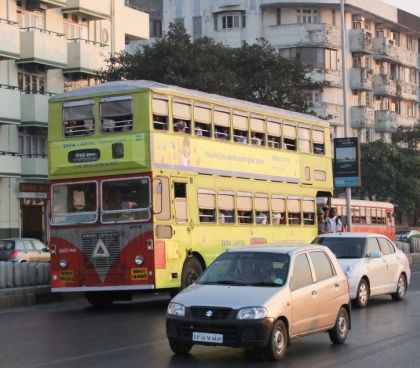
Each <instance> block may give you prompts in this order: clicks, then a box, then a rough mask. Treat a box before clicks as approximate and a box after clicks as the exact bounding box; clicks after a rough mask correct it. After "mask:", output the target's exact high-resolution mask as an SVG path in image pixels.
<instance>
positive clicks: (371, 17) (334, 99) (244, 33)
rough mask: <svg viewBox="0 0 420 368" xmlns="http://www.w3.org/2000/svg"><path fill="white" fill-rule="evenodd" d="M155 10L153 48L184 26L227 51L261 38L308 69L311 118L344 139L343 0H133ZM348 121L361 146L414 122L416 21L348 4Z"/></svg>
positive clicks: (376, 1)
mask: <svg viewBox="0 0 420 368" xmlns="http://www.w3.org/2000/svg"><path fill="white" fill-rule="evenodd" d="M131 2H133V3H136V4H139V5H141V6H142V7H144V8H145V9H148V10H152V9H155V10H156V9H160V13H161V14H162V15H161V17H160V22H161V24H160V25H159V12H156V13H155V18H154V21H153V22H154V25H153V26H152V24H151V26H150V31H151V32H150V36H151V37H150V42H152V41H153V39H154V37H159V36H160V34H159V33H156V32H154V30H155V29H157V28H159V27H160V29H162V31H163V32H168V30H169V24H170V23H171V22H175V21H176V22H181V23H182V24H183V25H184V26H185V28H186V30H187V32H188V33H189V34H190V35H191V38H192V40H194V39H196V38H199V37H203V36H208V37H211V38H213V39H214V40H215V41H216V42H221V43H223V44H225V45H228V46H232V47H239V46H241V45H242V44H243V43H245V42H246V43H248V44H252V43H255V42H256V40H257V39H259V38H261V37H263V38H265V39H266V40H267V41H269V42H270V44H271V45H272V46H273V47H274V48H275V49H277V50H278V51H279V52H280V54H281V55H283V56H284V57H297V58H299V59H300V60H301V61H302V62H303V63H306V64H310V65H311V66H312V67H313V73H312V78H313V79H315V80H317V81H321V82H325V83H326V85H327V87H325V88H324V89H323V91H322V92H321V91H313V92H311V93H307V101H308V103H309V104H310V105H311V106H312V108H313V110H314V111H315V112H316V114H317V115H318V116H319V117H321V118H323V119H326V120H328V121H329V122H330V124H331V127H332V132H333V136H334V137H341V136H343V134H344V123H343V122H344V111H343V94H342V87H343V78H342V65H341V59H342V57H341V49H342V45H341V14H340V0H335V1H334V0H323V1H313V0H305V1H290V0H289V1H288V0H155V1H153V0H131ZM345 29H346V39H345V50H344V51H345V55H346V56H345V57H346V69H347V70H346V74H347V81H348V83H347V88H346V93H347V101H348V113H347V114H348V115H347V116H348V119H349V122H350V125H351V128H352V129H351V134H352V135H354V136H358V137H359V139H360V141H361V142H370V141H374V140H377V139H383V140H385V141H388V142H390V140H391V134H392V133H393V132H394V131H395V130H396V128H397V127H398V126H413V125H414V124H418V123H419V117H420V115H419V67H420V57H419V55H420V54H419V38H420V18H419V17H417V16H414V15H412V14H409V13H407V12H404V11H402V10H400V9H397V8H395V7H393V6H390V5H388V4H386V3H384V2H382V1H380V0H369V1H363V0H346V1H345Z"/></svg>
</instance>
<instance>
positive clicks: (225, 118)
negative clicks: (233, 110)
mask: <svg viewBox="0 0 420 368" xmlns="http://www.w3.org/2000/svg"><path fill="white" fill-rule="evenodd" d="M230 134H231V133H230V114H229V111H228V110H226V109H223V108H221V107H218V110H216V109H215V110H214V137H215V138H216V139H221V140H224V141H230Z"/></svg>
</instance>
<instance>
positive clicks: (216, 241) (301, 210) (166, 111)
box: [48, 81, 333, 304]
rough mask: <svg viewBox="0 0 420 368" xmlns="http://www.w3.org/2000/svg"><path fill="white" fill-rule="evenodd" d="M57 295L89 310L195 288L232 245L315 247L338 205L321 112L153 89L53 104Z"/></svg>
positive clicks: (120, 89)
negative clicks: (325, 204)
mask: <svg viewBox="0 0 420 368" xmlns="http://www.w3.org/2000/svg"><path fill="white" fill-rule="evenodd" d="M49 116H50V120H49V137H48V144H49V183H50V192H49V204H50V205H49V240H50V249H51V255H52V257H51V269H52V274H51V286H52V291H53V292H75V291H77V292H80V291H84V292H86V296H87V298H88V300H89V301H90V302H91V303H92V304H105V303H110V302H112V301H114V300H120V299H127V298H130V297H131V294H132V293H133V292H134V291H142V290H143V291H146V290H160V289H167V290H176V289H179V288H184V287H186V286H187V285H189V284H191V283H192V282H194V280H195V279H196V278H197V277H198V276H199V275H200V274H201V272H202V271H203V270H204V269H205V268H206V267H207V266H208V265H209V263H210V262H212V261H213V260H214V258H215V257H216V256H217V255H218V254H220V253H221V252H223V251H224V250H226V249H230V248H234V247H241V246H244V245H249V244H280V243H282V244H284V243H301V242H309V241H311V240H312V239H314V238H315V237H316V235H317V222H316V203H317V197H331V195H332V190H333V184H332V164H331V162H332V161H331V147H330V130H329V126H328V124H327V123H325V122H324V121H322V120H319V119H317V118H315V117H313V116H309V115H305V114H299V113H295V112H290V111H286V110H282V109H278V108H273V107H268V106H262V105H258V104H255V103H250V102H245V101H240V100H236V99H232V98H226V97H222V96H218V95H213V94H208V93H203V92H199V91H194V90H188V89H185V88H179V87H175V86H169V85H164V84H160V83H155V82H150V81H121V82H111V83H106V84H102V85H97V86H92V87H87V88H83V89H79V90H74V91H71V92H66V93H63V94H60V95H56V96H54V97H53V98H51V99H50V104H49Z"/></svg>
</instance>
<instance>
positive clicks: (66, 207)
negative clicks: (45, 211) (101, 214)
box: [51, 182, 98, 225]
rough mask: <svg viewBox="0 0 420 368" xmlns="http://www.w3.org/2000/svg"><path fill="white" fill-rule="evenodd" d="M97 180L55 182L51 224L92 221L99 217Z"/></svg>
mask: <svg viewBox="0 0 420 368" xmlns="http://www.w3.org/2000/svg"><path fill="white" fill-rule="evenodd" d="M96 188H97V186H96V183H95V182H83V183H72V184H54V185H53V186H52V199H51V224H53V225H72V224H77V223H92V222H95V221H96V219H97V209H98V205H97V189H96Z"/></svg>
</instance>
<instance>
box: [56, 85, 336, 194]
mask: <svg viewBox="0 0 420 368" xmlns="http://www.w3.org/2000/svg"><path fill="white" fill-rule="evenodd" d="M121 101H125V103H123V102H121ZM117 105H118V106H117ZM49 106H50V110H49V117H50V118H49V120H50V121H49V132H48V140H49V152H50V154H49V176H50V179H68V178H77V177H80V178H81V177H92V176H95V175H117V174H130V173H138V172H146V171H151V170H152V169H153V168H157V169H174V170H187V171H193V172H199V173H207V174H212V173H217V174H222V175H232V176H239V177H240V176H243V177H248V176H253V177H255V178H259V179H269V180H277V181H285V182H293V183H305V182H306V183H308V184H312V182H313V181H314V180H316V181H317V182H316V184H317V187H323V188H326V189H327V188H328V189H330V188H331V178H332V176H331V175H332V174H331V148H330V141H329V125H328V123H326V122H325V121H323V120H321V119H318V118H316V117H314V116H311V115H307V114H301V113H297V112H292V111H287V110H284V109H279V108H275V107H270V106H264V105H259V104H256V103H252V102H247V101H241V100H238V99H234V98H227V97H223V96H218V95H215V94H209V93H205V92H200V91H196V90H189V89H186V88H181V87H176V86H170V85H165V84H161V83H156V82H151V81H118V82H110V83H104V84H100V85H95V86H91V87H86V88H82V89H77V90H73V91H70V92H65V93H62V94H58V95H55V96H53V97H52V98H50V105H49ZM78 107H80V109H79V108H78ZM124 108H127V109H128V111H125V112H124V111H122V110H121V109H124ZM78 109H79V110H80V111H79V110H78ZM165 111H166V115H167V116H166V119H167V120H166V121H165V124H167V127H166V129H161V127H159V125H157V123H159V124H162V122H159V121H158V122H157V121H156V120H160V119H157V118H155V117H156V116H159V115H160V116H163V117H164V114H165ZM78 114H79V116H78ZM80 114H81V115H80ZM83 114H85V116H82V115H83ZM86 114H88V116H86ZM89 114H91V115H89ZM106 114H108V115H106ZM112 114H117V115H118V114H120V115H121V116H125V118H124V119H125V120H124V119H122V120H121V119H120V121H119V122H121V121H124V124H125V125H124V126H123V125H122V124H121V126H120V127H117V128H118V129H116V128H115V119H114V121H113V115H112ZM124 114H125V115H124ZM80 116H82V117H83V118H84V120H83V121H84V122H85V125H84V126H83V128H84V130H83V131H82V134H70V133H69V132H70V127H69V122H70V120H71V119H77V118H78V117H80ZM199 116H200V119H201V120H203V121H202V122H203V123H204V124H205V123H208V124H209V127H210V128H209V129H210V131H211V134H210V135H209V136H204V135H200V136H198V135H197V134H196V127H197V125H198V124H199V121H198V119H199ZM205 116H208V118H206V117H205ZM225 118H226V119H225ZM180 119H181V120H187V121H188V123H189V124H190V126H189V129H190V131H189V133H188V134H184V135H180V134H179V133H176V132H175V125H176V122H177V121H178V120H180ZM206 119H209V121H208V122H204V120H206ZM217 119H222V120H223V119H225V121H226V123H225V122H224V123H223V124H226V127H227V128H228V129H229V133H230V136H229V139H228V140H220V139H218V138H217V136H216V128H217V126H218V124H219V123H218V121H217ZM106 124H108V125H106ZM112 124H114V125H112ZM220 124H221V126H223V124H222V122H220ZM112 126H113V127H114V128H112ZM109 127H111V128H109ZM124 127H127V128H128V129H127V130H126V131H125V130H124V129H123V128H124ZM120 128H121V129H120ZM235 128H237V129H235ZM241 129H242V130H243V132H246V135H247V138H248V142H247V144H243V143H238V142H235V140H236V139H234V133H235V132H237V131H241ZM286 129H287V130H286ZM253 130H255V134H260V137H261V138H262V140H263V144H262V145H261V146H259V147H256V146H253V145H252V144H251V134H252V132H253ZM287 134H288V135H291V136H292V140H293V139H294V141H295V142H294V149H288V147H287V146H286V145H287V143H285V141H286V138H285V137H286V135H287ZM293 135H294V138H293ZM277 136H278V143H276V142H277ZM270 137H271V140H270ZM280 138H282V140H280ZM303 148H304V149H303ZM185 151H188V154H189V156H190V157H188V158H185V157H183V156H185V155H184V154H185ZM221 167H225V168H226V170H224V171H223V170H221Z"/></svg>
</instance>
